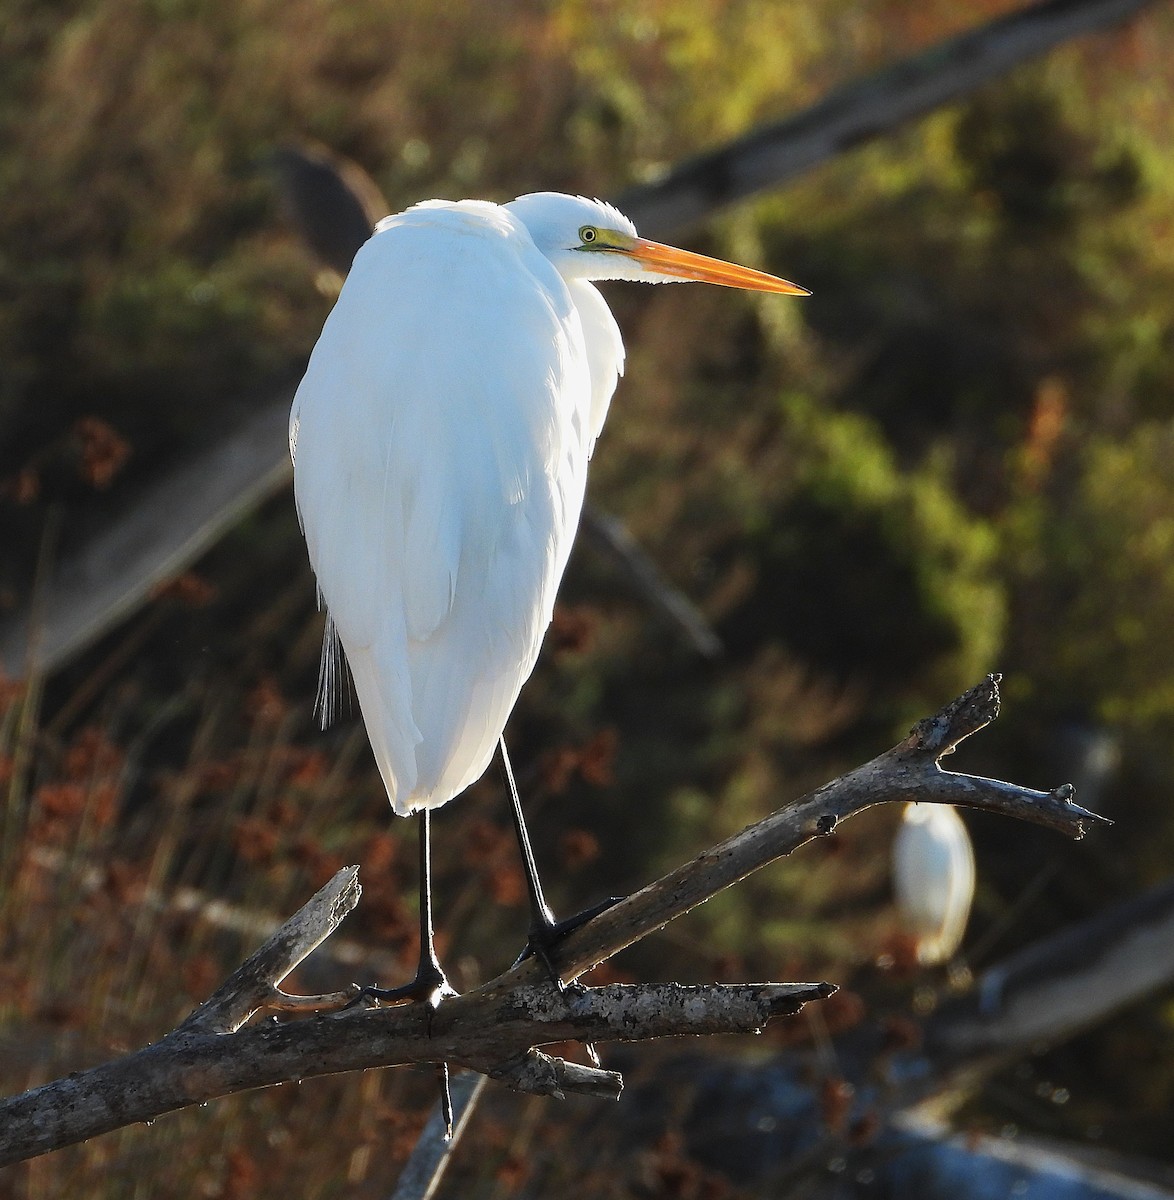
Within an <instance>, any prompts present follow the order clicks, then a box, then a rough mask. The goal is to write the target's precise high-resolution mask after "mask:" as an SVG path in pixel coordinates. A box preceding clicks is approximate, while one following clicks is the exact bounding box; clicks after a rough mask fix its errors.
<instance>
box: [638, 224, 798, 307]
mask: <svg viewBox="0 0 1174 1200" xmlns="http://www.w3.org/2000/svg"><path fill="white" fill-rule="evenodd" d="M628 253H629V254H630V255H631V256H632V257H633V258H634V259H636V261H637V262H639V263H640V264H641V265H642V266H644V267H646V268H647V269H648V270H649V271H652V272H654V273H655V274H657V275H669V276H671V277H672V278H674V279H696V280H698V281H699V282H701V283H717V284H720V285H721V286H722V287H732V288H743V289H745V290H746V291H750V292H779V293H781V294H782V295H784V296H810V295H811V293H810V292H809V291H808V290H807V289H806V288H802V287H800V286H799V285H798V284H796V283H788V282H787V280H785V279H779V278H778V277H777V276H774V275H767V274H766V273H765V272H764V271H753V270H751V269H750V268H749V267H739V266H737V265H736V264H734V263H728V262H722V260H721V259H720V258H708V257H706V255H704V254H694V253H692V252H691V251H689V250H678V249H677V248H676V247H675V246H663V245H661V243H660V242H649V241H646V240H645V239H644V238H636V239H635V241H634V242H633V244H632V247H631V249H630V250H629V251H628Z"/></svg>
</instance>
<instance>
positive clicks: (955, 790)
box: [503, 675, 1104, 982]
mask: <svg viewBox="0 0 1174 1200" xmlns="http://www.w3.org/2000/svg"><path fill="white" fill-rule="evenodd" d="M998 684H999V676H997V675H990V676H988V677H987V678H986V679H985V680H983V682H982V683H980V684H978V685H977V686H976V687H973V688H971V689H970V690H969V691H968V692H966V693H965V694H964V695H962V696H960V697H959V698H958V699H957V700H955V701H953V702H952V703H951V704H950V705H948V706H947V707H946V708H944V709H943V710H942V711H941V712H940V713H938V714H937V715H936V716H934V717H931V718H929V719H928V720H926V721H922V722H919V723H918V725H917V726H915V727H914V729H913V730H912V732H911V733H910V734H909V736H908V737H907V738H905V739H904V741H902V742H900V743H899V744H898V745H896V746H894V747H893V749H891V750H888V751H886V752H885V753H884V754H882V755H880V756H879V757H877V758H874V759H873V760H872V761H871V762H868V763H865V764H864V766H862V767H858V768H857V769H856V770H855V771H852V772H850V773H849V774H847V775H843V776H841V777H840V778H839V779H836V780H834V781H833V782H831V783H828V784H825V785H824V786H823V787H821V788H818V789H817V790H816V791H814V792H810V793H808V795H806V796H803V797H801V798H800V799H798V800H795V801H792V802H791V803H789V804H786V805H784V806H783V807H782V808H779V809H777V810H776V811H775V812H773V813H771V815H770V816H768V817H766V818H765V819H763V820H762V821H759V822H758V823H757V824H755V825H751V826H749V827H748V828H747V829H744V830H742V832H741V833H738V834H735V835H734V836H733V837H731V838H729V839H727V840H726V841H724V842H722V843H721V845H719V846H715V847H714V848H713V849H712V850H707V851H705V853H704V854H702V855H700V856H699V857H697V858H696V859H694V860H693V861H692V862H691V863H687V864H686V865H685V866H682V867H678V868H677V869H676V870H675V871H672V872H670V873H669V874H668V875H666V876H665V877H664V878H663V879H659V880H657V881H656V882H655V883H652V884H649V885H648V886H647V887H646V888H644V889H643V890H641V891H639V892H636V893H635V894H634V895H632V896H629V897H628V898H627V899H625V900H623V901H621V902H620V903H619V904H616V905H614V906H613V907H612V908H609V909H607V910H606V911H604V912H603V913H601V914H600V915H599V916H598V917H596V918H595V919H594V920H592V921H590V922H588V923H587V924H586V925H584V926H583V927H582V928H581V929H578V930H576V931H575V932H574V933H572V934H571V935H570V936H569V937H567V939H566V940H565V941H564V942H563V943H561V944H560V945H559V946H558V947H557V949H556V951H555V953H554V956H553V957H554V962H555V965H556V966H557V967H558V968H559V970H560V971H561V972H562V974H563V977H564V978H574V977H575V976H576V975H579V974H581V973H582V972H584V971H587V970H590V968H591V967H593V966H595V965H596V964H597V963H599V962H602V961H604V960H605V959H606V958H608V957H610V956H611V955H613V954H616V953H618V952H619V951H620V950H622V949H623V948H624V947H625V946H629V945H631V944H632V943H633V942H635V941H638V940H639V939H640V938H643V937H645V936H646V935H647V934H649V933H651V932H653V931H654V930H656V929H659V928H661V927H662V926H663V925H666V924H667V923H668V922H669V921H671V920H672V919H673V918H674V917H678V916H680V915H681V914H682V913H686V912H688V911H689V910H690V909H691V908H693V907H695V906H696V905H698V904H700V903H701V902H702V901H704V900H708V899H709V898H710V897H711V896H713V895H714V894H716V893H717V892H719V891H721V890H722V889H723V888H727V887H729V886H730V885H731V884H733V883H737V882H738V880H740V879H744V878H745V877H746V876H747V875H749V874H751V873H752V872H754V871H757V870H759V868H761V867H764V866H766V865H767V864H768V863H771V862H774V861H775V860H776V859H778V858H782V857H783V856H785V855H787V854H790V853H791V852H792V851H794V850H797V849H798V848H799V847H800V846H802V845H804V844H805V843H806V842H809V841H810V840H811V839H812V838H815V837H819V836H821V835H825V834H829V833H831V832H832V830H833V829H835V827H836V825H837V824H838V822H840V821H841V820H843V819H844V818H845V817H847V816H850V815H851V814H852V813H856V812H861V811H862V810H863V809H866V808H870V807H871V806H872V805H874V804H879V803H882V802H884V801H893V800H904V801H908V800H917V801H926V802H929V803H935V804H956V805H965V806H967V807H970V808H981V809H983V810H985V811H987V812H997V813H1002V814H1004V815H1005V816H1011V817H1017V818H1019V819H1020V820H1024V821H1029V822H1031V823H1032V824H1035V825H1042V826H1044V827H1045V828H1047V829H1054V830H1055V831H1057V832H1058V833H1064V834H1067V835H1068V836H1069V837H1074V838H1080V837H1083V836H1084V834H1085V832H1086V831H1087V829H1088V828H1089V827H1090V826H1091V825H1092V824H1094V823H1096V822H1098V821H1103V820H1104V818H1102V817H1098V816H1097V815H1096V814H1095V813H1090V812H1088V811H1087V810H1086V809H1083V808H1081V807H1080V806H1079V805H1077V804H1074V803H1073V802H1072V795H1073V791H1074V789H1073V788H1072V787H1071V785H1069V784H1063V785H1061V786H1060V787H1058V788H1056V789H1055V790H1054V791H1051V792H1037V791H1033V790H1032V789H1030V788H1022V787H1019V786H1017V785H1015V784H1011V783H1004V782H1002V781H1001V780H997V779H984V778H983V777H981V776H977V775H960V774H955V773H954V772H950V771H943V770H942V769H941V766H940V765H939V762H938V760H939V759H940V758H942V757H944V756H945V755H947V754H949V753H951V752H952V751H953V749H954V748H955V746H957V745H958V743H959V742H960V741H962V740H963V739H964V738H967V737H969V736H970V735H971V734H973V733H975V732H977V731H978V730H979V729H981V728H983V726H985V725H987V724H989V723H990V722H991V721H993V720H994V719H995V717H996V716H997V715H998V711H999V689H998ZM518 973H519V974H522V973H525V977H526V978H529V979H537V978H538V976H539V969H538V968H537V967H536V966H535V965H534V964H531V963H529V962H526V963H523V964H522V966H521V967H520V968H518ZM509 979H511V976H504V977H503V982H504V981H506V980H509Z"/></svg>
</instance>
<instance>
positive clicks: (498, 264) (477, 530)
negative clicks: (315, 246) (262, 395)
mask: <svg viewBox="0 0 1174 1200" xmlns="http://www.w3.org/2000/svg"><path fill="white" fill-rule="evenodd" d="M624 278H626V279H639V280H645V281H648V282H667V281H670V280H672V279H688V278H692V279H703V280H708V281H710V282H715V283H724V284H727V285H730V286H738V287H749V288H756V289H759V290H767V291H776V292H784V293H792V294H802V293H803V289H801V288H797V287H795V286H794V285H793V284H787V283H786V282H785V281H782V280H776V279H774V278H773V277H772V276H767V275H762V274H760V273H758V272H753V271H749V270H748V269H746V268H741V267H733V266H731V265H729V264H723V263H718V262H716V261H715V260H712V259H704V258H702V257H701V256H700V255H691V254H688V253H686V252H684V251H678V250H674V249H672V248H671V247H664V246H659V245H657V244H656V243H653V242H646V241H644V240H643V239H640V238H638V237H637V236H636V231H635V229H634V227H633V226H632V223H631V222H630V221H629V220H628V219H627V218H626V217H624V216H623V215H622V214H620V213H619V212H617V211H616V210H615V209H614V208H612V207H611V206H610V205H606V204H603V203H601V202H599V201H592V200H585V199H582V198H580V197H572V196H563V195H559V194H556V193H550V192H545V193H537V194H534V195H529V196H522V197H520V198H519V199H518V200H515V201H513V202H512V203H510V204H506V205H497V204H491V203H488V202H486V201H479V200H463V201H459V202H448V201H441V200H430V201H426V202H424V203H422V204H417V205H415V206H414V207H413V208H410V209H408V210H407V211H406V212H403V213H400V214H398V215H397V216H393V217H388V218H387V219H385V220H384V221H381V222H380V223H379V225H378V227H377V231H376V233H375V234H374V236H373V237H372V238H371V239H370V241H369V242H367V244H366V245H365V246H364V247H363V248H362V249H361V250H360V251H359V253H358V255H357V257H356V258H355V260H354V265H353V267H352V269H351V272H350V275H349V276H348V278H347V280H346V283H345V285H344V287H343V289H342V292H341V294H340V296H339V298H338V302H337V304H336V305H335V308H334V311H333V312H332V313H331V314H330V316H329V318H328V319H327V321H326V325H325V327H324V329H323V330H322V335H321V338H320V339H319V341H318V344H317V346H316V347H315V349H314V352H313V355H312V357H311V359H310V363H309V366H308V368H307V370H306V375H305V378H304V379H303V381H302V383H301V386H300V387H299V388H298V392H297V396H296V398H295V400H294V404H293V411H292V413H291V416H290V449H291V454H292V455H293V456H294V491H295V496H296V500H297V507H298V513H299V515H300V518H301V521H302V527H303V529H304V531H305V536H306V542H307V545H308V548H309V552H310V561H311V563H312V564H313V567H314V571H315V574H316V575H317V578H318V586H319V589H320V592H321V598H322V603H323V605H324V607H325V608H326V609H327V610H328V614H329V619H330V624H328V631H327V645H326V651H325V656H324V670H323V678H324V694H323V701H324V709H325V710H326V711H325V715H326V716H327V717H328V716H329V715H330V711H329V710H330V708H331V707H332V697H331V694H330V693H331V687H330V680H331V677H332V675H333V668H332V665H331V663H332V658H333V657H334V656H335V655H336V647H334V646H333V645H332V634H331V629H333V631H334V632H335V633H336V634H337V637H338V640H339V641H340V642H341V645H342V647H343V648H344V649H345V652H346V658H347V661H348V662H349V664H350V669H351V674H352V676H353V678H354V682H355V689H356V692H357V694H358V699H359V705H360V708H361V709H362V713H363V717H364V720H365V722H366V726H367V731H368V734H369V735H370V739H371V745H372V748H373V750H374V752H375V759H376V761H377V763H378V765H379V770H380V773H381V774H382V777H383V781H384V783H385V785H386V787H387V792H388V796H389V797H390V798H391V802H392V804H393V805H394V807H395V810H396V812H398V813H400V814H405V815H406V814H408V813H411V812H415V811H418V810H420V809H427V808H434V807H436V806H438V805H441V804H444V803H445V802H446V801H447V800H449V799H451V798H452V797H453V796H454V795H456V794H457V793H459V792H460V791H462V790H463V789H464V788H465V787H467V786H468V785H469V784H470V783H472V782H473V781H474V780H475V779H477V778H478V776H480V775H481V773H482V772H483V771H484V770H485V768H486V766H487V764H488V762H489V760H490V757H491V756H492V754H493V751H494V747H495V745H496V743H497V741H498V738H499V737H500V735H501V733H502V730H503V728H504V726H505V722H506V719H507V717H508V715H509V713H510V710H511V709H512V708H513V705H514V702H515V700H516V699H517V696H518V692H519V690H520V689H521V687H522V684H523V683H524V682H525V680H526V679H527V677H528V676H529V674H530V672H531V670H532V669H533V666H534V663H535V660H536V658H537V656H538V650H539V646H540V644H541V640H542V636H543V633H544V631H545V630H546V627H547V625H548V624H549V622H550V618H551V613H552V610H553V606H554V598H555V592H556V590H557V588H558V584H559V580H560V579H561V577H562V574H563V570H564V568H565V567H566V563H567V558H568V555H569V554H570V549H571V543H572V540H573V538H574V534H575V529H576V527H577V525H578V521H579V514H580V510H581V508H582V504H583V494H584V488H585V486H586V478H587V460H588V458H589V456H590V454H591V451H592V448H593V447H594V444H595V439H596V438H597V437H598V436H599V433H600V430H601V428H602V426H603V422H604V418H605V417H606V415H607V410H608V405H609V403H610V401H611V396H612V393H613V391H614V390H615V386H616V382H617V380H618V378H619V376H620V373H621V372H622V370H623V365H624V348H623V343H622V341H621V339H620V333H619V329H618V328H617V326H616V323H615V320H614V318H613V317H612V314H611V312H610V310H609V309H608V307H607V305H606V304H605V303H604V301H603V298H602V297H601V296H600V294H599V292H598V291H597V290H596V289H595V288H594V287H593V286H592V284H591V282H590V280H592V279H624Z"/></svg>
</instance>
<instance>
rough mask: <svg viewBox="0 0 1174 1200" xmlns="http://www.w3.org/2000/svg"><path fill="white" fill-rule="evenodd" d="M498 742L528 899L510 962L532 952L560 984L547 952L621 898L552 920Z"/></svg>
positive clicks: (510, 770)
mask: <svg viewBox="0 0 1174 1200" xmlns="http://www.w3.org/2000/svg"><path fill="white" fill-rule="evenodd" d="M498 745H499V746H500V747H501V761H502V765H503V766H504V767H505V777H506V782H507V783H508V785H509V793H510V811H511V813H512V814H513V819H514V832H515V833H516V834H517V835H518V849H519V850H520V851H521V852H522V867H523V868H524V870H525V875H526V894H527V895H528V896H529V898H530V936H529V939H528V941H527V942H526V946H525V949H524V950H523V951H522V953H521V954H519V955H518V959H517V962H516V963H515V964H514V965H515V966H517V963H519V962H521V961H522V960H523V959H525V958H528V957H529V956H530V955H531V954H533V955H534V956H535V957H536V958H537V959H538V960H539V961H540V962H541V963H542V965H543V966H544V967H545V968H546V970H547V973H548V974H549V975H550V978H551V980H552V981H553V982H554V983H556V984H557V985H558V986H559V987H562V986H563V982H562V979H561V978H560V977H559V973H558V970H557V969H556V968H555V965H554V962H553V960H552V959H551V951H552V950H553V949H554V948H555V946H556V945H558V943H559V942H560V941H561V940H562V939H563V938H564V937H566V936H567V934H568V933H570V932H572V931H573V930H575V929H578V928H579V926H580V925H586V923H587V922H588V921H590V920H591V918H592V917H596V916H598V915H599V914H600V913H601V912H603V911H604V909H607V908H611V906H612V905H613V904H617V903H619V901H620V900H622V899H623V897H622V896H609V897H608V899H606V900H604V901H603V902H602V903H600V904H596V905H594V906H593V907H592V908H589V909H586V910H585V911H584V912H581V913H576V914H575V915H574V916H573V917H567V918H566V919H565V920H562V921H556V920H555V919H554V913H553V912H551V910H550V905H549V904H547V903H546V897H545V896H544V895H543V892H542V881H541V880H540V879H539V878H538V867H537V865H536V864H535V862H534V849H533V847H532V846H531V845H530V834H529V832H528V831H527V829H526V819H525V817H524V816H523V815H522V801H521V798H520V797H519V796H518V785H517V784H516V783H515V782H514V769H513V767H512V766H511V765H510V756H509V754H508V753H507V751H506V748H505V738H504V736H503V737H502V738H501V739H500V740H499V742H498Z"/></svg>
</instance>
